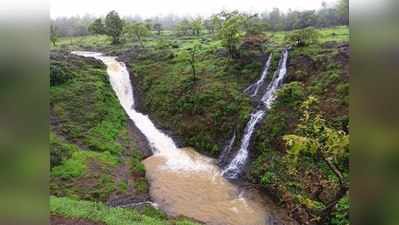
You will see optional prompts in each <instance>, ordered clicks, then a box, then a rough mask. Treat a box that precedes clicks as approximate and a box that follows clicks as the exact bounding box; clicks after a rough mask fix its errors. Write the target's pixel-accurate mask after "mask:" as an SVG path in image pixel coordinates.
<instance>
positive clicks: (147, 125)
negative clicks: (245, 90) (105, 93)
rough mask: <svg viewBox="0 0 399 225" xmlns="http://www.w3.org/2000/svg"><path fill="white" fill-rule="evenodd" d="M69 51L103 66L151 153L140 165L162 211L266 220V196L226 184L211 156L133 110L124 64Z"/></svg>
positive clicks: (260, 223)
mask: <svg viewBox="0 0 399 225" xmlns="http://www.w3.org/2000/svg"><path fill="white" fill-rule="evenodd" d="M73 54H76V55H80V56H84V57H93V58H96V59H99V60H101V61H102V62H103V63H104V64H105V65H106V66H107V73H108V75H109V80H110V82H111V85H112V88H113V89H114V91H115V93H116V95H117V97H118V99H119V101H120V103H121V105H122V106H123V108H124V110H125V111H126V113H127V114H128V116H129V118H130V119H131V120H132V121H133V122H134V123H135V125H136V126H137V127H138V129H140V130H141V132H142V133H143V134H144V135H145V136H146V138H147V140H148V142H149V143H150V145H151V147H152V151H153V153H154V155H153V156H151V157H149V158H147V159H146V160H144V164H145V167H146V176H147V178H148V180H149V182H150V195H151V197H152V199H153V201H154V202H156V203H157V204H158V205H159V207H160V208H161V209H163V210H165V211H166V212H167V213H168V214H169V215H171V216H186V217H190V218H194V219H196V220H199V221H201V222H205V223H206V224H210V225H264V224H268V223H269V222H268V221H270V217H269V216H270V214H271V212H272V211H275V209H274V208H273V207H272V204H271V203H270V202H269V201H268V200H266V199H263V198H262V197H261V196H260V195H259V193H258V192H256V191H244V190H240V189H239V188H238V187H237V186H235V185H233V184H231V183H230V182H228V181H227V180H226V179H225V178H224V177H223V176H222V174H221V171H220V169H219V168H218V167H217V166H216V162H215V160H214V159H211V158H208V157H205V156H203V155H201V154H198V153H197V152H196V151H194V150H192V149H187V148H186V149H179V148H177V146H176V144H175V143H174V142H173V140H172V138H170V137H169V136H167V135H166V134H164V133H163V132H161V131H160V130H159V129H157V128H156V127H155V126H154V124H153V123H152V121H151V120H150V119H149V117H148V116H147V115H144V114H142V113H140V112H137V111H136V110H135V107H134V98H133V87H132V85H131V82H130V76H129V72H128V71H127V69H126V66H125V64H124V63H122V62H118V61H117V60H116V57H110V56H103V55H102V54H101V53H95V52H82V51H76V52H73ZM264 113H265V112H264V111H258V112H256V113H254V114H253V115H252V118H251V121H253V122H252V123H250V124H249V125H248V127H247V130H248V133H249V132H253V130H254V126H255V124H256V123H257V122H258V121H259V120H260V119H261V118H262V117H263V115H264ZM249 138H250V137H248V139H249ZM248 143H249V140H248ZM244 147H245V148H247V147H248V146H247V145H243V148H244ZM245 154H247V153H246V152H239V155H240V157H243V158H246V157H247V156H246V155H245ZM241 155H242V156H241Z"/></svg>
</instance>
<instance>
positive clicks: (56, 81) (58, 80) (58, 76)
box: [50, 64, 72, 86]
mask: <svg viewBox="0 0 399 225" xmlns="http://www.w3.org/2000/svg"><path fill="white" fill-rule="evenodd" d="M70 79H72V75H71V74H70V73H68V72H66V71H65V70H64V69H63V68H62V67H61V65H58V64H50V86H57V85H61V84H63V83H65V82H67V81H68V80H70Z"/></svg>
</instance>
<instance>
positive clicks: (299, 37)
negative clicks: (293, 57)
mask: <svg viewBox="0 0 399 225" xmlns="http://www.w3.org/2000/svg"><path fill="white" fill-rule="evenodd" d="M319 38H320V33H319V32H318V31H317V30H316V29H314V28H313V27H309V28H306V29H302V30H296V31H293V32H291V33H290V34H288V35H287V36H286V41H287V42H288V43H289V44H292V45H294V46H297V47H305V46H309V45H312V44H316V43H318V40H319Z"/></svg>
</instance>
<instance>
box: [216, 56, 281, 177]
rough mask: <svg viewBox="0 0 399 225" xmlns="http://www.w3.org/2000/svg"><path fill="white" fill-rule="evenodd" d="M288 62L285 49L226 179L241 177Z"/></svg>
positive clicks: (227, 167) (226, 171)
mask: <svg viewBox="0 0 399 225" xmlns="http://www.w3.org/2000/svg"><path fill="white" fill-rule="evenodd" d="M270 60H271V59H270V58H269V60H268V63H270V62H269V61H270ZM287 60H288V49H285V50H284V51H283V53H282V56H281V59H280V62H279V67H278V69H277V71H276V72H275V73H274V76H273V79H272V81H271V83H270V84H269V85H268V87H267V89H266V91H265V93H264V94H263V96H262V99H261V102H260V103H259V105H258V107H257V110H256V111H255V112H254V113H252V114H251V118H250V120H249V121H248V123H247V125H246V127H245V130H244V136H243V137H242V139H241V146H240V149H239V150H238V152H237V154H236V155H235V157H234V158H233V160H232V161H231V162H230V163H229V164H228V165H227V166H226V167H225V169H224V170H223V172H222V175H223V176H224V177H227V178H230V179H235V178H237V177H238V176H239V175H240V173H241V171H242V169H243V167H244V166H245V163H246V161H247V159H248V147H249V144H250V142H251V138H252V135H253V133H254V131H255V129H256V125H257V124H258V123H259V122H260V121H261V120H262V119H263V118H264V116H265V114H266V113H267V110H269V109H270V107H271V104H272V103H273V100H274V99H275V93H276V91H277V90H278V88H279V87H280V86H281V84H282V82H283V80H284V77H285V75H286V74H287ZM269 66H270V64H269ZM269 66H266V67H265V70H266V69H268V68H269ZM264 74H267V71H266V72H265V71H264V72H263V73H262V77H261V79H260V80H263V81H264V79H265V78H266V75H264ZM264 76H265V77H264ZM263 81H262V82H263ZM255 95H256V94H255Z"/></svg>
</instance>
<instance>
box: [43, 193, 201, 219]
mask: <svg viewBox="0 0 399 225" xmlns="http://www.w3.org/2000/svg"><path fill="white" fill-rule="evenodd" d="M50 213H51V214H52V215H60V216H64V217H66V218H74V219H87V220H92V221H96V222H103V223H105V224H106V225H172V224H176V225H196V223H193V222H190V221H188V220H186V219H181V220H177V221H175V222H171V221H168V220H165V219H160V218H159V217H158V216H156V217H155V216H154V217H149V216H145V215H142V214H139V213H138V212H137V211H135V210H131V209H123V208H109V207H107V206H106V205H104V204H102V203H96V202H89V201H79V200H73V199H69V198H57V197H54V196H51V197H50Z"/></svg>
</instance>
